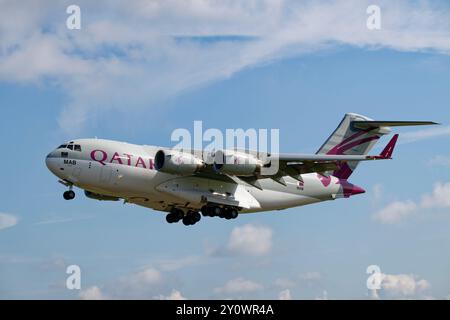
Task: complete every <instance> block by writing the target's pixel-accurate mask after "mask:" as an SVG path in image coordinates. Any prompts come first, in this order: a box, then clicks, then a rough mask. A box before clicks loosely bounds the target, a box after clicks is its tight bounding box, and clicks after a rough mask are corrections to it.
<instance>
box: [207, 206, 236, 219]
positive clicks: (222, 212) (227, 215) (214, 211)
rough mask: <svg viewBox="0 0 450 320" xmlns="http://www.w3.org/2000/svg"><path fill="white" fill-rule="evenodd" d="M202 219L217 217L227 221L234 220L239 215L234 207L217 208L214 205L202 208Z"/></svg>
mask: <svg viewBox="0 0 450 320" xmlns="http://www.w3.org/2000/svg"><path fill="white" fill-rule="evenodd" d="M202 214H203V216H204V217H219V218H224V219H227V220H230V219H236V218H237V217H238V215H239V212H238V210H237V209H236V208H235V207H223V208H222V207H219V206H215V205H206V206H203V207H202Z"/></svg>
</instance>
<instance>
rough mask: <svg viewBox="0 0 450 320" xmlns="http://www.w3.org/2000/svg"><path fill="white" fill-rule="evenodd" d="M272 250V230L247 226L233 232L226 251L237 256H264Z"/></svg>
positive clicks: (236, 228) (237, 228)
mask: <svg viewBox="0 0 450 320" xmlns="http://www.w3.org/2000/svg"><path fill="white" fill-rule="evenodd" d="M271 249H272V229H270V228H268V227H264V226H255V225H252V224H246V225H244V226H241V227H235V228H234V229H233V230H232V231H231V234H230V239H229V241H228V246H227V250H226V251H227V253H229V254H235V255H251V256H262V255H266V254H268V253H269V252H270V250H271Z"/></svg>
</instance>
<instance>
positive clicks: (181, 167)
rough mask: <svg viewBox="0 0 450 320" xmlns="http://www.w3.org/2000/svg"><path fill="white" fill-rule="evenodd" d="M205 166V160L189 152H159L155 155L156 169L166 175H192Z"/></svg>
mask: <svg viewBox="0 0 450 320" xmlns="http://www.w3.org/2000/svg"><path fill="white" fill-rule="evenodd" d="M204 166H205V163H204V161H203V160H201V159H199V158H197V157H195V156H194V155H192V154H190V153H187V152H179V151H172V150H170V151H165V150H159V151H158V152H156V155H155V169H156V170H158V171H161V172H165V173H172V174H178V175H190V174H193V173H195V172H197V171H198V170H200V169H201V168H203V167H204Z"/></svg>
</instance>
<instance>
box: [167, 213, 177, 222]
mask: <svg viewBox="0 0 450 320" xmlns="http://www.w3.org/2000/svg"><path fill="white" fill-rule="evenodd" d="M166 221H167V223H174V222H175V221H174V216H173V215H172V214H171V213H169V214H167V215H166Z"/></svg>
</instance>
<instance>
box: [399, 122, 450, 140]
mask: <svg viewBox="0 0 450 320" xmlns="http://www.w3.org/2000/svg"><path fill="white" fill-rule="evenodd" d="M448 135H450V126H445V127H433V128H429V129H422V130H417V131H411V132H406V133H403V134H402V139H401V143H403V144H404V143H411V142H416V141H421V140H427V139H431V138H436V137H443V136H448Z"/></svg>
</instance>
